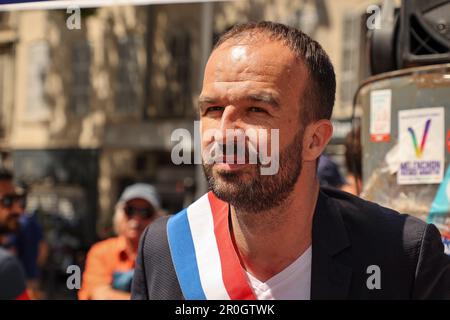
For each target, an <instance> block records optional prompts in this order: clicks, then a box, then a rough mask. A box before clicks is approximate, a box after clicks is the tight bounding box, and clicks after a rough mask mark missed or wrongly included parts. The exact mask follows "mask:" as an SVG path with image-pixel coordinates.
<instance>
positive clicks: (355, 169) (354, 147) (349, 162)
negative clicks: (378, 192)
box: [345, 126, 362, 179]
mask: <svg viewBox="0 0 450 320" xmlns="http://www.w3.org/2000/svg"><path fill="white" fill-rule="evenodd" d="M345 165H346V167H347V171H348V172H349V173H351V174H353V175H354V176H355V177H357V178H359V179H361V178H362V146H361V127H360V126H357V127H355V128H353V129H352V130H351V131H350V132H349V133H348V134H347V136H346V137H345Z"/></svg>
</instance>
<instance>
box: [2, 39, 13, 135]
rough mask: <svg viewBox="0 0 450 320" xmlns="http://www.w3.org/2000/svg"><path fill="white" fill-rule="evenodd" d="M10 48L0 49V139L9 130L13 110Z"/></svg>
mask: <svg viewBox="0 0 450 320" xmlns="http://www.w3.org/2000/svg"><path fill="white" fill-rule="evenodd" d="M13 65H14V63H13V51H12V48H11V46H5V47H0V137H4V136H5V135H6V133H7V131H8V129H9V124H10V121H11V115H12V110H13V95H14V71H13Z"/></svg>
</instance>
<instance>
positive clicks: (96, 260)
mask: <svg viewBox="0 0 450 320" xmlns="http://www.w3.org/2000/svg"><path fill="white" fill-rule="evenodd" d="M159 215H160V201H159V196H158V194H157V192H156V189H155V188H154V187H153V186H151V185H149V184H145V183H136V184H133V185H131V186H128V187H127V188H126V189H125V190H124V192H123V193H122V195H121V197H120V199H119V201H118V203H117V204H116V211H115V214H114V221H113V222H114V228H115V231H116V233H117V235H118V236H117V237H113V238H110V239H107V240H104V241H100V242H98V243H97V244H95V245H94V246H92V248H91V249H90V250H89V252H88V254H87V258H86V266H85V270H84V273H83V279H82V286H81V289H80V291H79V292H78V298H79V299H80V300H127V299H130V291H131V282H132V278H133V273H134V263H135V259H136V255H137V250H138V245H139V238H140V236H141V234H142V232H143V231H144V229H145V228H146V227H147V226H148V225H149V224H150V223H151V222H152V221H153V220H154V219H155V218H156V217H158V216H159Z"/></svg>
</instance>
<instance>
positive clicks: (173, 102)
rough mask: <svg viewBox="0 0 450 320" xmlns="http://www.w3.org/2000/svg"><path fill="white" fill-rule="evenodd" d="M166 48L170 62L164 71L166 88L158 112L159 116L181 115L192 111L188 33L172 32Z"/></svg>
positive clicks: (189, 41)
mask: <svg viewBox="0 0 450 320" xmlns="http://www.w3.org/2000/svg"><path fill="white" fill-rule="evenodd" d="M168 48H169V54H170V58H171V63H170V65H169V66H168V67H167V68H166V71H165V76H166V79H167V90H165V91H164V96H163V99H162V102H163V103H162V104H160V105H158V113H159V115H161V116H171V117H183V116H186V115H190V114H191V113H193V111H192V110H193V107H192V86H191V82H192V81H191V74H192V70H191V64H192V60H191V39H190V35H189V33H188V32H184V33H176V34H174V35H173V36H172V37H171V38H170V40H169V43H168Z"/></svg>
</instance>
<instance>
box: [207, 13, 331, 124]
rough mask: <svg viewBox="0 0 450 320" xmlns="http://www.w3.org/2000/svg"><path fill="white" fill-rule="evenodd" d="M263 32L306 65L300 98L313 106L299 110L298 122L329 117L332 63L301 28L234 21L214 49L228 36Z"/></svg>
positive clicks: (229, 37)
mask: <svg viewBox="0 0 450 320" xmlns="http://www.w3.org/2000/svg"><path fill="white" fill-rule="evenodd" d="M260 33H266V34H267V35H268V36H269V38H270V39H273V40H280V41H283V42H284V43H285V44H286V45H287V47H288V48H289V49H291V50H292V52H293V53H294V54H295V55H296V56H297V58H298V59H300V60H301V61H303V63H304V64H305V65H306V67H307V69H308V73H309V77H310V80H311V81H310V83H309V85H307V86H306V88H305V92H304V95H303V97H302V101H303V103H304V104H306V105H307V104H311V105H312V106H314V108H305V110H304V112H300V116H301V117H302V119H301V120H302V122H303V123H304V124H309V123H310V122H312V121H317V120H319V119H330V118H331V114H332V113H333V106H334V99H335V94H336V76H335V73H334V68H333V65H332V64H331V61H330V59H329V57H328V55H327V54H326V52H325V51H324V50H323V49H322V47H321V46H320V44H319V43H318V42H317V41H315V40H313V39H311V38H310V37H309V36H308V35H307V34H305V33H303V32H302V31H300V30H298V29H296V28H293V27H289V26H286V25H284V24H281V23H275V22H271V21H261V22H247V23H243V24H238V25H235V26H234V27H232V28H231V29H230V30H229V31H227V32H225V33H224V34H223V35H222V36H221V37H220V38H219V40H218V41H217V43H216V44H215V46H214V50H215V49H217V48H218V47H219V46H220V45H221V44H223V43H224V42H226V41H227V40H230V39H236V38H240V37H245V36H256V35H257V34H260Z"/></svg>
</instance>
